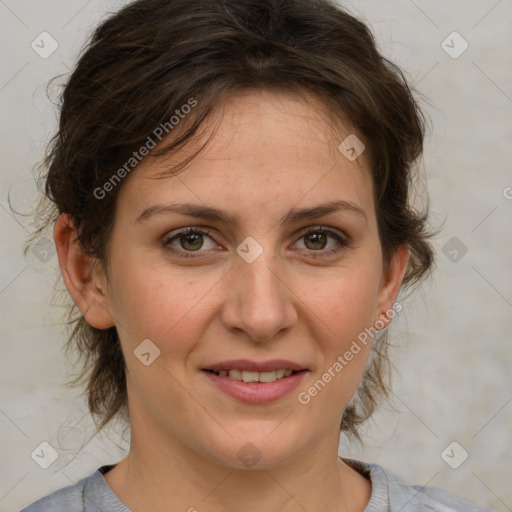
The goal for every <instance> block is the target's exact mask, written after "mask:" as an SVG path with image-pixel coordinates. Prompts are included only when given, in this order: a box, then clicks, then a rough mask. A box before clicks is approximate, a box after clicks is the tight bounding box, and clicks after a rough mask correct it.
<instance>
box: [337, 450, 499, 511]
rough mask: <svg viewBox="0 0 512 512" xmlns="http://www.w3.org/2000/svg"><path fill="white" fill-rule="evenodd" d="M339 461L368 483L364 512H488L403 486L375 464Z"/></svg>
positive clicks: (443, 495) (447, 495) (453, 498)
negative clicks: (359, 473)
mask: <svg viewBox="0 0 512 512" xmlns="http://www.w3.org/2000/svg"><path fill="white" fill-rule="evenodd" d="M343 460H344V461H345V462H346V463H347V464H349V465H351V466H352V467H353V468H354V469H356V470H358V471H360V472H362V473H363V474H365V475H366V476H368V477H369V478H370V480H371V482H372V495H371V499H370V503H368V506H367V508H366V510H365V512H378V511H381V510H389V512H398V511H401V512H413V511H414V512H491V510H490V509H488V508H484V507H481V506H478V505H475V504H473V503H470V502H469V501H467V500H465V499H462V498H459V497H458V496H455V495H454V494H451V493H449V492H448V491H445V490H443V489H439V488H437V487H425V486H421V485H406V484H404V483H402V482H401V480H400V479H399V478H398V476H396V475H395V474H393V473H390V472H389V471H386V470H385V469H384V468H383V467H381V466H379V465H378V464H369V463H366V462H360V461H355V460H351V459H343Z"/></svg>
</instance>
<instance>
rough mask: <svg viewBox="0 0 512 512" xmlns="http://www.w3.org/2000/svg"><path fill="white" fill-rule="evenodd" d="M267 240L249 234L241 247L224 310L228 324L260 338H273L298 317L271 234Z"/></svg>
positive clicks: (225, 320) (262, 339) (255, 338)
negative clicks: (257, 238)
mask: <svg viewBox="0 0 512 512" xmlns="http://www.w3.org/2000/svg"><path fill="white" fill-rule="evenodd" d="M265 241H266V243H265ZM265 241H264V240H263V237H260V238H259V241H256V240H255V239H254V238H251V237H248V238H247V239H245V240H244V241H243V242H242V243H241V244H240V245H239V246H238V247H237V253H238V255H239V256H240V258H239V260H238V261H236V263H235V264H234V268H233V271H232V273H231V283H230V287H229V289H230V291H229V292H228V294H227V298H226V304H225V307H224V310H223V321H224V324H225V325H226V327H228V328H238V329H242V330H244V331H246V332H247V333H248V334H249V335H250V336H251V338H252V339H254V340H259V341H268V340H270V339H272V338H273V337H275V336H276V334H277V333H278V332H279V331H280V330H282V329H285V328H288V327H290V326H291V325H292V324H293V322H294V321H295V319H296V313H295V309H294V307H293V302H292V300H291V297H292V295H293V294H292V292H291V291H290V289H289V288H288V287H287V286H286V279H285V276H284V272H283V266H282V265H281V264H280V260H279V258H276V255H275V252H274V247H273V246H272V243H271V237H270V236H268V237H265Z"/></svg>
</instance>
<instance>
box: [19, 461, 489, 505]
mask: <svg viewBox="0 0 512 512" xmlns="http://www.w3.org/2000/svg"><path fill="white" fill-rule="evenodd" d="M343 460H344V461H345V462H347V463H348V464H350V465H351V466H352V467H354V469H357V470H358V471H359V472H360V473H362V474H364V475H365V476H367V477H368V478H369V479H370V480H371V483H372V495H371V498H370V502H369V503H368V506H367V507H366V509H365V512H413V511H414V512H454V511H461V512H462V511H464V512H490V510H489V509H486V508H483V507H479V506H477V505H473V504H471V503H469V502H468V501H466V500H463V499H462V498H458V497H456V496H454V495H453V494H450V493H448V492H446V491H443V490H441V489H438V488H435V487H423V486H420V485H405V484H403V483H401V482H400V480H399V479H398V477H397V476H395V475H394V474H392V473H389V472H388V471H386V470H385V469H384V468H382V467H381V466H379V465H378V464H368V463H365V462H360V461H356V460H352V459H345V458H344V459H343ZM113 467H114V465H108V466H101V467H100V468H99V469H97V470H96V471H95V472H94V473H93V474H92V475H89V476H88V477H86V478H83V479H82V480H80V481H79V482H77V483H76V484H75V485H70V486H68V487H64V488H62V489H59V490H57V491H55V492H53V493H51V494H49V495H48V496H45V497H44V498H41V499H40V500H38V501H36V502H35V503H32V505H29V506H28V507H26V508H24V509H23V510H22V511H21V512H131V510H130V509H129V508H128V507H127V506H126V505H125V504H124V503H123V502H122V501H121V500H120V499H119V498H118V497H117V496H116V495H115V494H114V492H113V491H112V489H111V488H110V487H109V486H108V484H107V482H106V480H105V479H104V478H103V475H104V474H105V473H106V472H108V471H109V470H110V469H112V468H113Z"/></svg>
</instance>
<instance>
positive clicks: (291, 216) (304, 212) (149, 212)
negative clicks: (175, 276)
mask: <svg viewBox="0 0 512 512" xmlns="http://www.w3.org/2000/svg"><path fill="white" fill-rule="evenodd" d="M334 212H351V213H355V214H357V215H358V216H360V217H362V218H363V219H364V220H365V222H367V217H366V213H365V212H364V210H363V209H362V208H360V207H359V206H357V205H356V204H355V203H351V202H349V201H343V200H335V201H330V202H329V203H326V204H321V205H318V206H314V207H312V208H301V209H299V208H293V209H291V210H290V211H289V212H288V213H286V214H285V215H284V216H283V217H282V218H281V219H280V223H281V224H286V223H289V224H293V223H298V222H300V221H304V220H312V219H316V218H318V217H322V216H324V215H328V214H329V213H334ZM164 213H178V214H181V215H187V216H189V217H197V218H199V219H203V220H209V221H218V222H223V223H225V224H229V225H233V226H238V220H237V218H236V217H235V216H233V215H232V214H230V213H229V212H227V211H224V210H219V209H217V208H212V207H210V206H204V205H200V204H192V203H177V204H158V205H155V206H150V207H149V208H146V209H145V210H144V211H143V212H142V213H141V214H140V215H139V216H138V217H137V220H136V221H135V222H136V223H138V222H144V221H146V220H148V219H149V218H150V217H153V216H154V215H159V214H164Z"/></svg>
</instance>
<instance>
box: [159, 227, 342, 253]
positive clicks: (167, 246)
mask: <svg viewBox="0 0 512 512" xmlns="http://www.w3.org/2000/svg"><path fill="white" fill-rule="evenodd" d="M210 232H211V231H210V230H209V229H198V228H195V227H188V228H184V229H182V230H181V231H179V232H178V233H176V234H175V235H174V236H173V237H172V238H168V239H165V240H164V242H163V246H164V249H165V250H168V251H170V252H172V253H174V254H179V255H180V256H183V257H185V258H201V256H195V255H193V253H194V252H204V251H183V250H178V249H175V248H174V247H172V246H171V243H172V242H173V241H174V240H176V239H177V238H179V237H180V236H182V235H188V234H190V233H194V234H201V235H206V236H208V237H209V238H211V237H210ZM313 233H323V234H326V235H330V236H331V237H332V238H334V239H335V240H336V241H337V242H339V246H338V247H337V248H335V249H328V250H322V249H321V250H318V251H313V250H309V252H312V253H315V252H319V253H321V256H320V257H325V256H331V255H333V254H336V253H338V252H340V251H342V250H343V249H344V248H346V247H348V246H349V242H348V240H347V239H345V238H344V237H342V236H341V235H339V234H338V233H336V232H335V231H331V230H329V229H326V228H324V227H322V226H313V227H310V228H308V229H307V230H306V231H305V232H303V233H302V234H301V236H300V237H299V240H300V239H302V238H305V237H307V236H308V235H310V234H313ZM306 250H307V249H306ZM318 257H319V256H313V258H318Z"/></svg>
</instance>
